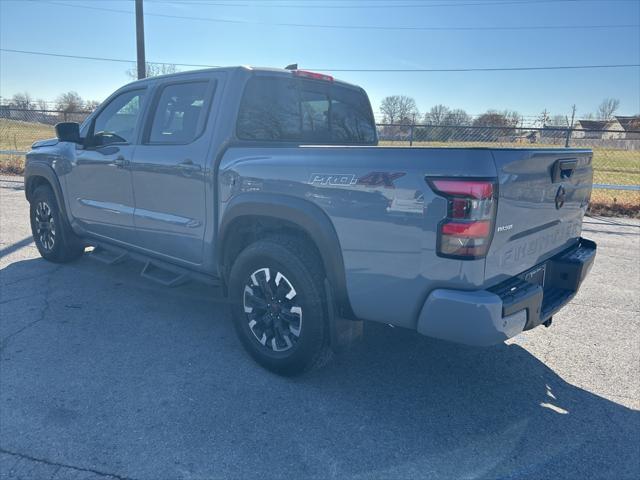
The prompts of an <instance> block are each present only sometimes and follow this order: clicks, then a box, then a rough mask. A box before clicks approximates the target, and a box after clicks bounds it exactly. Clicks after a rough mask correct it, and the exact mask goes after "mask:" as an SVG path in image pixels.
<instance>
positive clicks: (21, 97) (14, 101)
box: [9, 92, 35, 110]
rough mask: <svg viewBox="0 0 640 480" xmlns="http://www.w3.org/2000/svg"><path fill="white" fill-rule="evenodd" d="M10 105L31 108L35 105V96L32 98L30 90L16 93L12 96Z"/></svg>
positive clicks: (24, 108) (25, 108)
mask: <svg viewBox="0 0 640 480" xmlns="http://www.w3.org/2000/svg"><path fill="white" fill-rule="evenodd" d="M9 105H11V106H12V107H14V108H20V109H23V110H31V109H32V108H33V107H34V106H35V105H34V103H33V98H31V95H30V94H29V93H28V92H22V93H15V94H14V95H13V97H11V101H10V102H9Z"/></svg>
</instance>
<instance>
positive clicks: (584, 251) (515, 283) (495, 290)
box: [417, 238, 596, 345]
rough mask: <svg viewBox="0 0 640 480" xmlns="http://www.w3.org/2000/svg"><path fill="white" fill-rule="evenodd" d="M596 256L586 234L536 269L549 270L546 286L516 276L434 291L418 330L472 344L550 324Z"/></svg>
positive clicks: (487, 342) (431, 335)
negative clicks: (475, 286) (484, 284)
mask: <svg viewBox="0 0 640 480" xmlns="http://www.w3.org/2000/svg"><path fill="white" fill-rule="evenodd" d="M595 256H596V244H595V242H592V241H591V240H586V239H584V238H581V239H580V241H579V242H578V244H577V245H575V246H573V247H571V248H569V249H568V250H565V251H564V252H561V253H559V254H558V255H555V256H554V257H552V258H550V259H549V260H547V261H546V262H544V263H543V264H540V265H538V266H536V267H535V268H538V267H541V266H542V265H544V266H545V268H546V272H545V280H544V287H542V286H541V285H538V284H533V283H530V282H528V281H526V280H523V279H522V278H519V277H514V278H511V279H509V280H507V281H505V282H502V283H500V284H498V285H496V286H494V287H492V288H490V289H487V290H478V291H471V292H469V291H461V290H446V289H437V290H434V291H433V292H431V294H430V295H429V296H428V297H427V300H426V302H425V303H424V305H423V307H422V311H421V312H420V316H419V318H418V328H417V329H418V332H420V333H421V334H423V335H427V336H429V337H435V338H441V339H443V340H449V341H453V342H457V343H464V344H468V345H494V344H496V343H500V342H502V341H504V340H506V339H507V338H511V337H513V336H515V335H517V334H519V333H520V332H522V331H524V330H529V329H531V328H534V327H536V326H538V325H540V324H542V323H544V322H546V321H547V320H549V319H550V318H551V317H552V316H553V315H554V314H555V313H556V312H557V311H558V310H560V309H561V308H562V307H563V306H564V305H566V304H567V303H568V302H569V301H570V300H571V299H572V298H573V297H574V296H575V294H576V293H577V292H578V289H579V288H580V285H581V284H582V281H583V280H584V278H585V277H586V275H587V273H589V270H590V269H591V266H592V265H593V261H594V259H595Z"/></svg>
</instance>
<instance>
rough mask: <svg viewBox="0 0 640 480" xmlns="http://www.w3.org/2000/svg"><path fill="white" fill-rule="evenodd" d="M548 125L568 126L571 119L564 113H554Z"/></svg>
mask: <svg viewBox="0 0 640 480" xmlns="http://www.w3.org/2000/svg"><path fill="white" fill-rule="evenodd" d="M547 125H549V126H550V127H568V126H569V119H568V118H567V117H566V116H564V115H554V116H553V117H551V118H550V119H549V121H548V122H547Z"/></svg>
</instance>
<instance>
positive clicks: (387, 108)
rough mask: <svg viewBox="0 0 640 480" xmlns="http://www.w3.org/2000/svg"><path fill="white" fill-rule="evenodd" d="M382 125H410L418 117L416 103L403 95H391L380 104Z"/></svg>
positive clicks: (418, 112)
mask: <svg viewBox="0 0 640 480" xmlns="http://www.w3.org/2000/svg"><path fill="white" fill-rule="evenodd" d="M380 111H381V112H382V121H383V122H384V123H411V122H413V121H414V119H415V118H416V117H418V116H419V115H420V111H419V110H418V107H417V105H416V101H415V100H414V99H413V98H411V97H407V96H405V95H391V96H389V97H385V98H383V99H382V102H381V103H380Z"/></svg>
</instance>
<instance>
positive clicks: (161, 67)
mask: <svg viewBox="0 0 640 480" xmlns="http://www.w3.org/2000/svg"><path fill="white" fill-rule="evenodd" d="M145 67H146V68H145V70H146V73H145V75H146V76H147V77H157V76H158V75H169V74H170V73H176V72H177V71H178V69H177V67H176V66H175V65H174V64H173V63H149V62H147V63H146V65H145ZM126 73H127V76H128V77H130V78H131V79H132V80H137V79H138V69H137V67H136V66H135V65H134V66H133V67H131V68H130V69H129V70H127V72H126Z"/></svg>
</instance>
